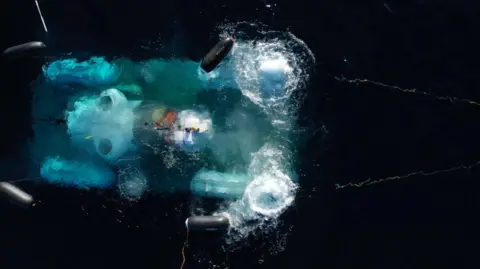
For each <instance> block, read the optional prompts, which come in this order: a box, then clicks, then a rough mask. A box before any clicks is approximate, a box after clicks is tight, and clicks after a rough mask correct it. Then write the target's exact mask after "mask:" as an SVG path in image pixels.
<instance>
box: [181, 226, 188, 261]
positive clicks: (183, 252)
mask: <svg viewBox="0 0 480 269" xmlns="http://www.w3.org/2000/svg"><path fill="white" fill-rule="evenodd" d="M188 234H189V230H188V229H187V236H186V237H185V242H184V243H183V247H182V265H181V266H180V269H183V266H184V265H185V261H186V259H185V247H186V246H187V244H188Z"/></svg>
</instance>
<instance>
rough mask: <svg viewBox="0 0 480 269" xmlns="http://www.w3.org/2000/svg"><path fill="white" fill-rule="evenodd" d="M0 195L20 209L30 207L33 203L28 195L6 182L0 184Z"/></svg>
mask: <svg viewBox="0 0 480 269" xmlns="http://www.w3.org/2000/svg"><path fill="white" fill-rule="evenodd" d="M0 195H1V196H2V197H4V198H6V199H7V200H8V201H10V202H11V203H14V204H16V205H19V206H22V207H30V206H31V205H32V203H33V197H32V196H31V195H30V194H28V193H26V192H24V191H23V190H21V189H20V188H18V187H16V186H15V185H13V184H11V183H8V182H0Z"/></svg>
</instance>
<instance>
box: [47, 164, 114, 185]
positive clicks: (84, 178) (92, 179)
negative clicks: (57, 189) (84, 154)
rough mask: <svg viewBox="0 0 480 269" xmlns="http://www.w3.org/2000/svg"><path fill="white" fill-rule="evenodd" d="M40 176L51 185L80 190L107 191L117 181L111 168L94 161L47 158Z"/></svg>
mask: <svg viewBox="0 0 480 269" xmlns="http://www.w3.org/2000/svg"><path fill="white" fill-rule="evenodd" d="M40 175H41V176H42V177H43V178H44V179H45V180H46V181H47V182H48V183H50V184H55V185H60V186H68V187H76V188H79V189H89V188H99V189H106V188H108V187H110V186H111V185H112V184H113V183H114V181H115V175H114V174H113V172H112V171H111V170H110V168H109V167H107V166H104V165H101V164H100V163H98V162H94V161H86V162H82V161H71V160H65V159H62V158H60V157H49V158H46V159H45V160H44V161H43V163H42V167H41V168H40Z"/></svg>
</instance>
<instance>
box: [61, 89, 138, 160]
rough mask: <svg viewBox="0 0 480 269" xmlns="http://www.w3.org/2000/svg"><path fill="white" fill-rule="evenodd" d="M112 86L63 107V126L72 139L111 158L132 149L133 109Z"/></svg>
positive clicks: (94, 152) (132, 104)
mask: <svg viewBox="0 0 480 269" xmlns="http://www.w3.org/2000/svg"><path fill="white" fill-rule="evenodd" d="M136 105H137V103H134V102H133V103H132V102H129V101H127V99H126V98H125V96H124V95H123V94H122V93H121V92H119V91H118V90H116V89H108V90H106V91H104V92H102V93H101V94H100V96H98V97H96V96H84V97H82V98H80V99H78V100H76V101H75V102H74V103H73V109H72V110H70V111H67V128H68V134H69V135H70V137H71V140H72V143H73V144H74V145H76V146H77V147H80V148H84V149H87V150H90V152H92V153H93V154H96V155H98V156H100V157H102V158H104V159H105V160H107V161H115V160H117V159H118V158H120V157H121V156H123V155H124V154H125V153H126V152H128V151H130V150H132V149H133V144H132V143H131V141H132V139H133V123H134V118H135V115H134V113H133V109H134V108H135V106H136Z"/></svg>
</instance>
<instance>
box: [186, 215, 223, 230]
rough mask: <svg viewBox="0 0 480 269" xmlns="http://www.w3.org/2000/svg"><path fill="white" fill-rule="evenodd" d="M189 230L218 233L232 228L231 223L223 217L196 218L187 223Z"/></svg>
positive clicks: (189, 219)
mask: <svg viewBox="0 0 480 269" xmlns="http://www.w3.org/2000/svg"><path fill="white" fill-rule="evenodd" d="M185 226H186V227H187V229H189V230H197V231H218V230H226V229H228V228H229V227H230V221H229V220H228V219H227V218H226V217H223V216H194V217H190V218H188V219H187V220H186V221H185Z"/></svg>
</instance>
